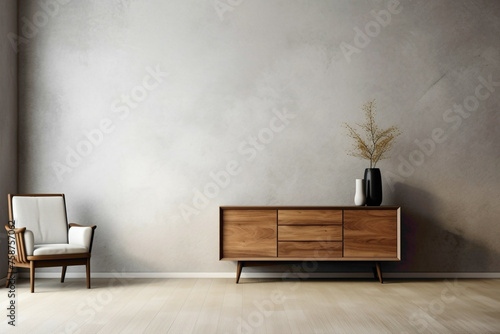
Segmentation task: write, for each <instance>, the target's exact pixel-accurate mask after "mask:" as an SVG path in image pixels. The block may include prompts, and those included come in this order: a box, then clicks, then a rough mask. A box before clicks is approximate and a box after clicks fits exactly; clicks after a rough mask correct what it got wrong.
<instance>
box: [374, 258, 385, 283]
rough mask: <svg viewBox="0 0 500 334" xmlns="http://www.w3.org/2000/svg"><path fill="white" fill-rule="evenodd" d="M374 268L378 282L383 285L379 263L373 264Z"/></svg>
mask: <svg viewBox="0 0 500 334" xmlns="http://www.w3.org/2000/svg"><path fill="white" fill-rule="evenodd" d="M375 266H376V268H377V276H378V280H379V281H380V283H384V279H383V278H382V270H380V263H379V262H375Z"/></svg>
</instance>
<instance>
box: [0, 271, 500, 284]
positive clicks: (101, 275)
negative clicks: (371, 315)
mask: <svg viewBox="0 0 500 334" xmlns="http://www.w3.org/2000/svg"><path fill="white" fill-rule="evenodd" d="M19 276H20V277H21V278H29V273H28V272H26V273H20V275H19ZM91 276H92V278H114V277H121V278H235V276H236V273H235V272H215V273H207V272H205V273H202V272H169V273H142V272H141V273H133V272H126V273H117V272H116V273H113V272H110V273H92V274H91ZM383 276H384V278H402V279H432V278H435V279H440V278H442V279H445V278H500V273H472V272H467V273H465V272H464V273H422V272H414V273H412V272H404V273H391V272H388V273H383ZM36 277H37V278H60V277H61V274H60V273H59V272H50V273H47V272H46V273H42V272H37V273H36ZM283 277H284V276H283V273H280V272H273V273H258V272H252V273H242V274H241V278H283ZM287 277H288V278H294V275H288V276H287ZM295 277H297V276H295ZM300 277H302V278H306V277H307V278H373V274H372V273H366V272H363V273H307V274H301V276H300ZM66 278H85V273H84V272H76V273H66ZM0 284H5V278H3V279H1V280H0Z"/></svg>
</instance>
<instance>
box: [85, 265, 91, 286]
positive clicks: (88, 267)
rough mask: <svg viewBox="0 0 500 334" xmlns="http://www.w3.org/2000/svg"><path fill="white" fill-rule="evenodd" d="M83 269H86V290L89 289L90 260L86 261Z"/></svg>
mask: <svg viewBox="0 0 500 334" xmlns="http://www.w3.org/2000/svg"><path fill="white" fill-rule="evenodd" d="M85 268H86V269H87V289H90V258H88V259H87V265H86V266H85Z"/></svg>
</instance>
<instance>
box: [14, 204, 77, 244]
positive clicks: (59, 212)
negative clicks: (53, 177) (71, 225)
mask: <svg viewBox="0 0 500 334" xmlns="http://www.w3.org/2000/svg"><path fill="white" fill-rule="evenodd" d="M12 216H13V219H14V223H15V224H16V228H19V227H26V228H27V229H28V230H30V231H32V232H33V237H34V242H35V244H58V243H68V227H67V224H68V223H67V219H66V208H65V205H64V199H63V197H62V196H40V197H33V196H14V197H13V198H12Z"/></svg>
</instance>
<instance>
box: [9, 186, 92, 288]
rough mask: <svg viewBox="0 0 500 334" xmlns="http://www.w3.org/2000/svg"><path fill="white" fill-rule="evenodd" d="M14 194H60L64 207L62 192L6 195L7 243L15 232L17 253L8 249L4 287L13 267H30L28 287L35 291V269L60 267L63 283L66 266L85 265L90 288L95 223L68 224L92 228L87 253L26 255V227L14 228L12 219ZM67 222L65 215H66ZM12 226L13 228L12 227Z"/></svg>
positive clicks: (37, 195)
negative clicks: (7, 267)
mask: <svg viewBox="0 0 500 334" xmlns="http://www.w3.org/2000/svg"><path fill="white" fill-rule="evenodd" d="M14 196H25V197H26V196H30V197H43V196H52V197H53V196H62V198H63V201H64V208H66V200H65V197H64V194H33V195H31V194H30V195H13V194H9V195H8V201H9V224H7V225H5V229H6V230H7V233H8V238H9V245H10V241H11V240H10V239H11V238H12V237H11V235H12V234H13V233H14V234H15V241H16V248H17V254H15V255H14V254H12V253H11V252H10V251H9V269H8V274H7V281H6V283H5V287H8V286H9V283H10V280H11V278H12V275H13V273H14V268H15V267H18V268H29V269H30V288H31V292H32V293H33V292H35V269H36V268H44V267H62V273H61V283H64V278H65V276H66V268H67V267H68V266H80V265H84V266H85V267H86V277H87V289H90V254H91V251H92V243H93V240H94V231H95V229H96V227H97V226H96V225H91V226H90V225H79V224H74V223H70V224H67V225H68V232H69V229H70V228H72V227H90V228H92V235H91V239H90V247H89V251H88V252H87V253H78V254H55V255H38V256H33V255H31V256H30V255H27V252H26V245H25V241H24V240H25V239H24V234H25V232H26V227H21V228H15V225H14V223H15V221H14V220H13V210H12V198H13V197H14ZM66 222H67V215H66ZM13 227H14V228H13ZM9 247H10V246H9Z"/></svg>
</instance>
